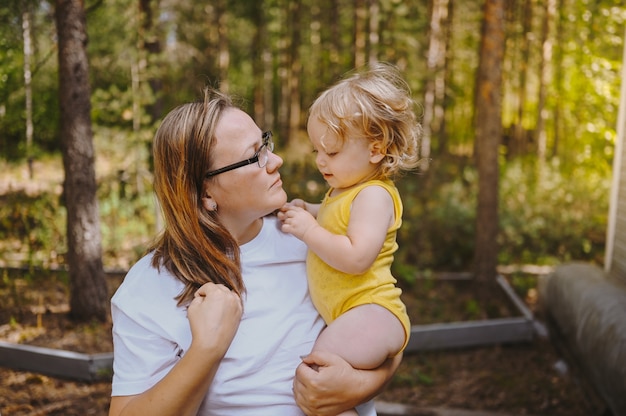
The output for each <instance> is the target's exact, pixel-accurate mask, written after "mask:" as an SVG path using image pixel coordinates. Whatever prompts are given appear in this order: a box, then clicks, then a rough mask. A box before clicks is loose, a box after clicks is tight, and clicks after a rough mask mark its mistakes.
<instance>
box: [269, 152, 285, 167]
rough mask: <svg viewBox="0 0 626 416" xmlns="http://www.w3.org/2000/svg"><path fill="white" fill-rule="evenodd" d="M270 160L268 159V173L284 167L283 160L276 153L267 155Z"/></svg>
mask: <svg viewBox="0 0 626 416" xmlns="http://www.w3.org/2000/svg"><path fill="white" fill-rule="evenodd" d="M267 157H268V159H267V165H265V166H266V168H267V171H268V172H273V171H275V170H276V169H278V168H280V167H281V166H282V165H283V158H282V157H280V156H278V155H277V154H276V153H274V152H269V154H268V155H267Z"/></svg>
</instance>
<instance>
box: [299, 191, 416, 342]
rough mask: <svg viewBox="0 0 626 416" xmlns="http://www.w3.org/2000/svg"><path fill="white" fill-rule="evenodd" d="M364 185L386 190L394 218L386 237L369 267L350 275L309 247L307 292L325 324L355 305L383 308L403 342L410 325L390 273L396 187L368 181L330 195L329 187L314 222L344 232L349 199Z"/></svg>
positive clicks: (398, 208)
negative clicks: (400, 328)
mask: <svg viewBox="0 0 626 416" xmlns="http://www.w3.org/2000/svg"><path fill="white" fill-rule="evenodd" d="M367 186H381V187H383V188H384V189H386V190H387V191H388V192H389V194H390V195H391V198H392V200H393V203H394V215H395V221H394V223H393V225H392V226H391V227H390V228H389V229H388V230H387V237H386V238H385V242H384V244H383V247H382V249H381V252H380V253H379V255H378V257H377V258H376V260H375V261H374V263H373V264H372V267H371V268H370V269H369V270H368V271H366V272H365V273H363V274H359V275H352V274H348V273H343V272H340V271H339V270H337V269H335V268H333V267H331V266H329V265H327V264H326V263H324V262H323V261H322V259H320V258H319V257H318V256H317V255H316V254H315V253H313V252H312V251H311V250H309V252H308V255H307V276H308V280H309V291H310V292H311V298H312V300H313V303H314V305H315V307H316V308H317V310H318V311H319V313H320V315H321V316H322V318H324V321H326V323H327V324H329V323H331V322H332V321H334V320H335V319H336V318H337V317H338V316H339V315H341V314H342V313H344V312H346V311H347V310H349V309H351V308H354V307H355V306H359V305H365V304H371V303H374V304H377V305H380V306H383V307H385V308H387V309H388V310H389V311H391V313H393V314H394V315H395V316H396V317H397V318H398V319H399V320H400V322H401V323H402V326H403V327H404V332H405V340H404V345H403V346H402V350H404V348H405V347H406V345H407V343H408V341H409V334H410V331H411V324H410V321H409V317H408V315H407V312H406V307H405V305H404V303H403V302H402V301H401V300H400V294H401V293H402V290H401V289H400V288H398V287H396V285H395V284H396V282H397V281H396V279H395V278H394V277H393V275H392V274H391V263H392V262H393V253H394V252H395V251H396V250H397V249H398V244H397V243H396V232H397V230H398V229H399V228H400V225H401V224H402V200H401V199H400V194H399V193H398V189H397V188H396V187H395V185H394V184H393V182H391V181H380V180H371V181H368V182H365V183H363V184H361V185H358V186H356V187H354V188H353V189H350V190H348V191H345V192H342V193H341V194H339V195H336V196H332V197H331V196H330V193H331V192H332V189H330V190H329V191H328V192H327V193H326V196H325V197H324V200H323V201H322V204H321V205H320V209H319V212H318V214H317V221H318V223H319V224H320V225H321V226H322V227H324V228H325V229H327V230H328V231H330V232H332V233H333V234H339V235H346V230H347V228H348V222H349V220H350V209H351V206H352V201H353V200H354V199H355V198H356V196H357V195H358V193H359V192H360V191H361V190H362V189H364V188H365V187H367Z"/></svg>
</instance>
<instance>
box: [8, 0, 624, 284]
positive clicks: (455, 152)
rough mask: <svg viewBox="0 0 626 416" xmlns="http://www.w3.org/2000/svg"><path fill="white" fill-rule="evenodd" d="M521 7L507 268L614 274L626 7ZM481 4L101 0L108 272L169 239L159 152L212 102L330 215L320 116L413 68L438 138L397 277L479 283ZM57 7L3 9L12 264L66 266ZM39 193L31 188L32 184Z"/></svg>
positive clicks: (28, 4)
mask: <svg viewBox="0 0 626 416" xmlns="http://www.w3.org/2000/svg"><path fill="white" fill-rule="evenodd" d="M503 3H504V19H505V31H504V36H505V41H506V48H505V54H504V56H503V58H502V62H501V65H502V73H503V78H502V85H501V91H500V95H501V97H502V113H501V120H502V131H503V135H502V137H501V138H500V140H499V144H498V164H499V176H500V178H499V179H500V181H499V197H498V198H499V208H498V209H499V216H498V219H497V221H498V237H497V238H498V264H501V265H505V264H506V265H509V264H527V263H532V264H541V265H555V264H558V263H562V262H565V261H570V260H574V259H575V260H584V261H590V262H595V263H602V261H603V255H604V240H605V234H606V223H607V215H608V199H609V187H610V178H611V166H612V159H613V156H614V144H615V140H616V120H617V113H618V101H619V91H620V87H619V86H620V70H621V58H622V53H623V39H624V36H623V35H624V22H625V21H626V8H624V6H623V3H622V1H620V0H599V1H588V0H545V1H543V0H541V1H539V0H510V1H505V2H503ZM482 5H483V2H482V1H478V0H463V1H458V0H412V1H402V0H315V1H312V0H302V1H290V0H262V1H254V2H250V1H247V0H230V1H226V0H216V1H210V2H209V1H191V0H176V1H172V0H160V1H159V0H86V1H85V2H84V7H85V11H86V19H87V20H86V23H87V31H88V39H89V41H88V43H87V52H88V58H89V78H90V79H89V82H90V85H91V120H92V123H93V133H94V134H93V141H94V144H95V157H96V175H97V184H98V188H97V195H98V202H99V215H100V221H101V230H102V247H103V258H104V265H105V266H106V267H108V268H115V269H122V270H123V269H126V268H128V267H129V266H130V265H131V264H132V263H133V262H134V261H135V260H136V259H137V258H138V257H139V256H140V255H141V254H142V253H143V251H144V250H145V247H146V243H147V242H149V241H150V239H151V238H152V237H153V236H154V235H155V233H156V232H157V231H158V229H159V227H160V224H159V221H160V220H159V216H158V214H157V209H156V207H155V202H154V199H153V196H152V193H151V173H150V172H151V160H150V142H151V139H152V136H153V134H154V132H155V129H156V127H157V126H158V123H159V121H160V119H161V118H162V117H163V116H164V114H166V113H167V111H169V110H170V109H171V108H173V107H174V106H176V105H178V104H181V103H183V102H186V101H190V100H195V99H198V98H199V97H200V96H201V89H202V87H204V86H206V85H211V86H214V87H219V88H220V89H222V90H223V91H226V92H229V93H231V94H234V95H236V96H237V97H240V98H241V100H242V104H243V106H244V108H245V109H246V110H247V111H248V112H249V113H250V114H251V115H252V116H253V118H254V119H255V120H256V121H257V123H258V124H259V126H260V127H261V128H262V129H271V130H273V131H274V137H275V141H276V142H277V146H276V152H277V153H278V154H280V155H281V156H282V157H283V158H284V159H285V165H284V166H283V168H282V169H281V172H282V177H283V181H284V183H285V187H286V189H287V191H288V193H289V195H290V197H303V198H305V199H307V200H319V199H320V198H321V196H322V195H323V192H324V190H325V184H324V182H323V180H322V179H321V177H320V176H319V175H318V174H317V170H316V168H315V165H314V161H313V157H311V156H310V145H309V144H308V139H307V136H306V129H305V122H306V115H307V108H308V106H309V104H310V103H311V102H312V101H313V100H314V98H315V97H316V95H317V94H318V93H319V92H320V91H321V90H322V89H324V88H326V87H327V86H329V85H330V84H331V83H333V82H334V81H335V80H337V79H338V77H340V76H341V75H342V74H344V73H346V72H347V71H350V70H351V69H353V68H355V67H360V66H362V65H364V64H366V63H368V62H371V61H376V60H380V61H387V62H392V63H394V64H396V65H397V66H398V67H399V68H400V69H401V71H402V73H403V75H404V76H405V78H406V79H407V81H408V83H409V85H410V87H411V89H412V93H413V96H414V98H415V100H416V101H417V102H418V103H420V106H419V108H418V109H417V111H418V113H419V114H420V116H421V118H422V121H423V124H424V138H423V141H422V155H423V157H424V160H425V161H428V163H425V164H423V165H422V168H421V169H420V171H419V172H416V173H411V174H408V175H406V176H404V177H403V178H402V179H401V180H399V182H398V185H399V187H400V190H401V193H402V196H403V200H404V205H405V214H404V223H403V228H402V230H401V233H400V235H399V244H400V250H399V252H398V255H397V257H396V262H395V268H396V274H397V275H398V276H399V277H400V278H401V279H404V280H408V281H410V280H411V279H414V278H415V277H416V276H417V275H428V274H429V273H431V272H435V271H442V270H443V271H466V270H469V269H471V267H472V261H473V259H474V255H475V252H476V251H477V250H480V247H476V244H475V238H474V236H475V233H476V228H477V226H476V205H477V191H478V184H477V181H478V175H477V169H476V162H475V155H476V154H479V153H480V152H481V150H482V149H481V148H480V146H479V145H478V144H477V142H476V140H475V139H476V137H475V131H476V124H477V123H481V120H480V119H475V102H476V101H475V100H476V97H475V91H476V89H475V81H476V73H477V68H478V64H479V44H480V35H481V25H482V24H483V20H484V15H483V8H482ZM53 14H54V4H51V3H49V2H46V1H41V0H0V164H1V166H2V169H1V170H2V172H1V175H2V176H1V179H2V180H1V181H0V183H1V184H2V187H3V189H2V190H0V191H1V192H0V194H2V200H3V201H2V204H0V262H1V263H2V265H5V266H12V265H28V266H31V267H46V268H48V267H56V266H59V265H63V264H64V262H65V259H64V256H65V253H66V245H67V239H66V224H65V222H66V214H65V208H64V206H63V203H62V202H63V198H62V183H63V172H62V170H63V169H62V163H61V155H60V153H61V139H60V126H59V120H60V110H59V73H58V72H59V68H58V60H57V52H58V51H57V43H56V40H57V33H56V28H55V24H54V16H53ZM22 183H28V184H29V186H28V187H22V186H21V185H20V184H22Z"/></svg>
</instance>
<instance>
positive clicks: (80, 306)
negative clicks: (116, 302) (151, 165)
mask: <svg viewBox="0 0 626 416" xmlns="http://www.w3.org/2000/svg"><path fill="white" fill-rule="evenodd" d="M55 19H56V25H57V35H58V42H59V52H58V53H59V96H60V109H61V141H62V151H63V167H64V169H65V182H64V197H65V206H66V208H67V243H68V247H67V265H68V268H69V278H70V315H71V316H72V317H73V318H74V319H76V320H81V321H87V320H90V319H92V318H95V319H98V320H101V321H105V320H106V319H107V317H108V308H107V307H108V299H109V297H108V292H107V286H106V281H105V276H104V270H103V266H102V247H101V234H100V220H99V217H98V200H97V198H96V175H95V168H94V149H93V133H92V129H91V118H90V116H91V103H90V94H91V92H90V87H89V66H88V61H87V52H86V46H87V30H86V23H85V11H84V8H83V2H82V1H81V0H56V9H55Z"/></svg>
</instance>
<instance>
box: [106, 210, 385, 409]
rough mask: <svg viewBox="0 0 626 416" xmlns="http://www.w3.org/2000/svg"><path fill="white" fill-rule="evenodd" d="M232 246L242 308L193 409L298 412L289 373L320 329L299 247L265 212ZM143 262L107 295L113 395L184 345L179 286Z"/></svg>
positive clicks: (140, 388) (149, 375)
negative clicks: (252, 231) (248, 235)
mask: <svg viewBox="0 0 626 416" xmlns="http://www.w3.org/2000/svg"><path fill="white" fill-rule="evenodd" d="M240 249H241V262H242V274H243V279H244V282H245V285H246V296H245V298H244V313H243V316H242V319H241V323H240V325H239V329H238V331H237V334H236V335H235V338H234V339H233V341H232V343H231V345H230V348H229V349H228V351H227V353H226V356H225V357H224V359H223V361H222V362H221V364H220V366H219V368H218V370H217V373H216V375H215V379H214V380H213V383H212V384H211V387H210V389H209V392H208V394H207V396H206V397H205V399H204V402H203V404H202V407H201V409H200V412H199V413H198V414H200V415H205V416H221V415H224V416H234V415H237V416H245V415H254V416H259V415H261V416H262V415H268V416H270V415H271V416H291V415H298V416H300V415H302V412H301V410H300V409H299V408H298V406H297V405H296V404H295V401H294V398H293V392H292V384H293V377H294V374H295V370H296V367H297V366H298V364H299V363H300V361H301V360H300V356H302V355H306V354H308V353H309V352H310V351H311V349H312V347H313V343H314V342H315V339H316V338H317V336H318V335H319V332H320V331H321V330H322V328H323V327H324V322H323V320H322V319H321V318H320V317H319V315H318V313H317V311H316V310H315V309H314V307H313V304H312V303H311V300H310V298H309V293H308V289H307V283H306V274H305V273H306V271H305V258H306V246H305V245H304V244H303V243H302V242H301V241H300V240H298V239H297V238H295V237H293V236H292V235H289V234H284V233H282V232H281V231H280V230H279V223H278V220H277V219H276V217H266V218H264V222H263V227H262V229H261V231H260V232H259V234H258V235H257V236H256V237H255V238H254V239H253V240H252V241H250V242H249V243H247V244H244V245H242V246H241V247H240ZM151 261H152V255H151V254H148V255H146V256H145V257H143V258H142V259H141V260H139V261H138V262H137V263H136V264H135V265H134V266H133V267H132V268H131V270H130V271H129V272H128V275H127V276H126V278H125V279H124V282H123V283H122V284H121V285H120V287H119V289H118V290H117V292H116V293H115V295H114V296H113V298H112V300H111V312H112V317H113V343H114V361H113V370H114V373H113V387H112V395H113V396H126V395H134V394H140V393H143V392H144V391H146V390H148V389H149V388H150V387H152V386H153V385H154V384H156V383H157V382H158V381H159V380H161V379H162V378H163V377H164V376H165V375H166V374H167V373H168V372H169V371H170V370H171V369H172V367H173V366H174V365H175V364H176V362H177V361H178V360H179V359H180V357H181V356H182V355H183V354H184V353H185V351H187V349H188V348H189V346H190V344H191V330H190V328H189V322H188V320H187V315H186V310H185V308H184V307H178V306H176V300H175V299H174V297H176V296H177V295H178V294H179V293H180V292H181V291H182V289H183V284H182V283H181V282H180V281H179V280H177V279H176V278H174V277H173V276H172V275H171V274H170V273H169V272H168V271H167V270H166V269H165V268H161V271H160V273H159V272H158V271H157V270H156V269H155V268H153V267H152V266H151ZM366 407H367V410H366V409H361V408H359V412H360V414H362V415H365V414H367V415H372V414H373V415H375V411H374V410H373V404H372V403H369V404H368V406H366Z"/></svg>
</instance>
